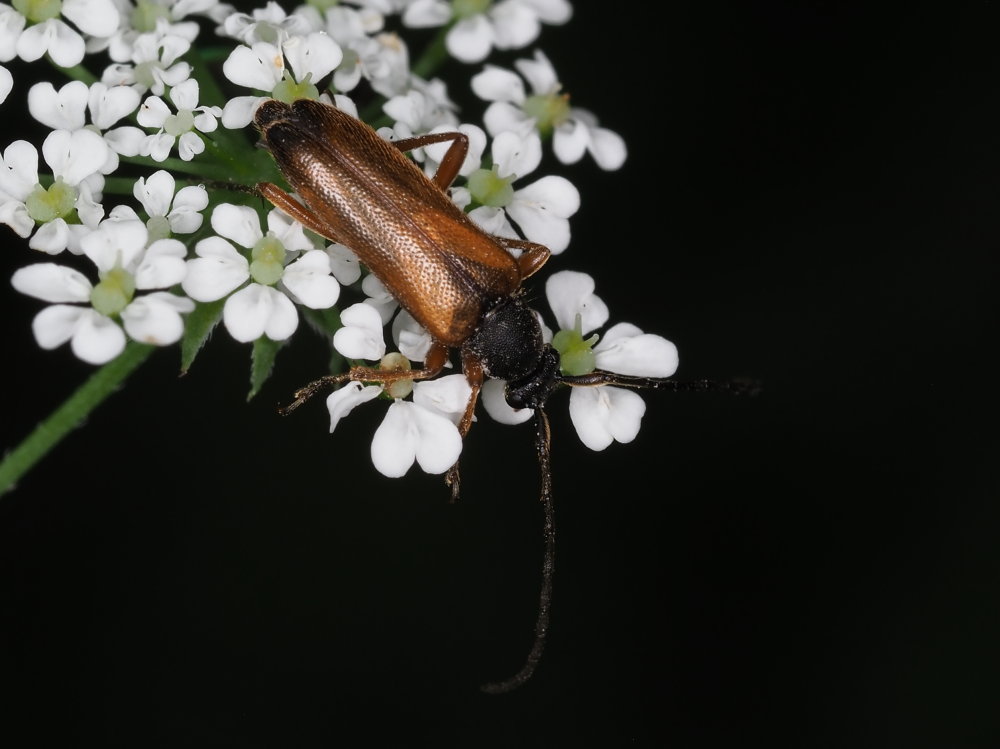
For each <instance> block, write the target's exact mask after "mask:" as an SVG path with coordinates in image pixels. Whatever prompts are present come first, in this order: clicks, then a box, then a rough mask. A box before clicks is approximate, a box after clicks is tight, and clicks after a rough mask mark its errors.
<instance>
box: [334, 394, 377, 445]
mask: <svg viewBox="0 0 1000 749" xmlns="http://www.w3.org/2000/svg"><path fill="white" fill-rule="evenodd" d="M381 392H382V388H381V387H379V386H378V385H362V384H361V383H360V382H348V383H347V384H346V385H344V386H343V387H341V388H338V389H337V390H334V391H333V392H332V393H330V395H328V396H327V398H326V409H327V411H329V412H330V433H331V434H332V433H333V430H334V429H336V428H337V424H339V423H340V420H341V419H342V418H344V417H345V416H347V414H349V413H350V412H351V411H353V410H354V408H355V407H356V406H359V405H361V404H362V403H367V402H368V401H370V400H372V399H373V398H378V395H379V393H381Z"/></svg>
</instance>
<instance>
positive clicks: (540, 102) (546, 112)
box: [524, 93, 569, 136]
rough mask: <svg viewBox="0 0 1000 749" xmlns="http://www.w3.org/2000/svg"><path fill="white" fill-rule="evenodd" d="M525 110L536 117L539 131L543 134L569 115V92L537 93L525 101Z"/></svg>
mask: <svg viewBox="0 0 1000 749" xmlns="http://www.w3.org/2000/svg"><path fill="white" fill-rule="evenodd" d="M524 112H525V114H527V115H529V116H530V117H534V118H535V122H536V126H537V127H538V132H539V133H541V134H542V136H547V135H551V134H552V131H553V130H554V129H555V128H556V127H558V126H559V125H561V124H562V123H564V122H565V121H566V119H567V118H568V117H569V94H559V93H552V94H535V95H534V96H529V97H528V98H527V100H525V102H524Z"/></svg>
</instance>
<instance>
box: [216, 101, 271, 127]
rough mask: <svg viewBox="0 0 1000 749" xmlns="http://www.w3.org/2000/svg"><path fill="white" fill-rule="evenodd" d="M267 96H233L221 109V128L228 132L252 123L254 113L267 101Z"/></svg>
mask: <svg viewBox="0 0 1000 749" xmlns="http://www.w3.org/2000/svg"><path fill="white" fill-rule="evenodd" d="M269 98H270V97H267V96H234V97H233V98H232V99H230V100H229V101H227V102H226V106H224V107H223V108H222V126H223V127H226V128H229V129H230V130H239V129H240V128H244V127H246V126H247V125H249V124H250V123H251V122H253V115H254V112H256V111H257V107H259V106H260V104H261V102H264V101H267V100H268V99H269Z"/></svg>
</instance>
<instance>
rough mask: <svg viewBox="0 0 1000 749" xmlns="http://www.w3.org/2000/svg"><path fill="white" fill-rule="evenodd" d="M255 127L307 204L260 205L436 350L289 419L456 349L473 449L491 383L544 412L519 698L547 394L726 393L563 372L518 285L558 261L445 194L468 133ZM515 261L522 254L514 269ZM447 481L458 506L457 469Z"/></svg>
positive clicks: (278, 196)
mask: <svg viewBox="0 0 1000 749" xmlns="http://www.w3.org/2000/svg"><path fill="white" fill-rule="evenodd" d="M254 122H255V124H256V126H257V128H258V129H259V130H260V133H261V137H262V139H263V144H262V145H264V146H266V147H267V148H268V149H269V150H270V152H271V154H272V155H273V157H274V159H275V162H276V163H277V165H278V168H279V170H280V171H281V173H282V174H283V175H284V177H285V179H286V180H287V181H288V183H289V185H291V187H292V189H293V190H294V191H295V192H297V193H298V195H299V196H301V198H302V200H303V201H304V203H305V205H303V204H302V203H301V202H299V201H298V200H297V199H296V198H294V197H292V196H291V195H290V194H288V193H287V192H285V191H284V190H282V189H281V188H280V187H278V186H277V185H274V184H271V183H267V182H265V183H261V184H259V185H258V186H257V190H258V192H259V194H260V195H261V196H263V197H264V198H266V199H267V200H269V201H270V202H271V203H273V204H274V205H276V206H277V207H279V208H281V209H282V210H283V211H285V213H287V214H288V215H289V216H291V217H292V218H294V219H296V220H297V221H299V222H300V223H301V224H302V225H303V226H305V227H306V228H308V229H311V230H312V231H314V232H315V233H316V234H319V235H320V236H323V237H326V238H327V239H329V240H331V241H334V242H339V243H341V244H343V245H346V246H347V247H349V248H350V249H351V250H353V251H354V253H355V254H356V255H357V256H358V258H359V259H360V261H361V262H362V263H363V264H364V265H365V266H367V267H368V268H369V270H370V271H371V272H372V273H373V274H375V276H376V277H377V278H378V279H379V280H380V281H381V282H382V283H383V284H384V285H385V286H386V288H387V289H388V290H389V291H390V292H391V293H392V294H393V296H394V297H395V298H396V299H397V300H398V301H399V303H400V305H401V306H402V307H403V308H405V309H406V310H407V311H408V312H409V313H410V314H411V315H413V317H414V318H415V319H416V320H417V322H419V323H420V324H421V325H423V327H424V328H425V329H426V330H427V331H428V332H429V333H430V335H431V338H432V344H431V347H430V349H429V351H428V353H427V355H426V358H425V360H424V364H423V367H422V368H420V369H416V370H390V371H385V370H379V369H375V368H372V367H360V366H356V367H352V368H351V369H350V370H349V371H348V372H345V373H343V374H339V375H329V376H326V377H322V378H320V379H318V380H316V381H314V382H312V383H310V384H308V385H306V386H305V387H304V388H302V389H300V390H299V391H298V392H297V393H296V394H295V396H296V397H295V400H294V401H293V402H292V403H291V404H290V405H289V406H287V407H286V408H285V409H283V410H284V411H285V412H286V413H287V412H288V411H290V410H292V409H294V408H296V407H298V406H299V405H301V404H302V403H303V402H304V401H306V400H307V399H308V398H309V397H310V396H312V395H314V394H315V393H316V392H318V391H319V390H321V389H325V388H329V387H332V386H334V385H338V384H341V383H344V382H347V381H349V380H355V381H362V382H377V383H380V384H382V385H386V384H391V383H392V382H395V381H398V380H402V379H413V380H416V379H426V378H430V377H434V376H436V375H437V374H439V373H440V372H441V371H442V369H444V367H445V365H446V363H447V361H448V355H449V351H450V350H451V349H458V350H459V352H460V356H461V361H462V371H463V372H464V374H465V376H466V378H467V380H468V382H469V385H470V387H471V389H472V394H471V397H470V398H469V401H468V403H467V405H466V408H465V412H464V414H463V416H462V418H461V421H460V422H459V425H458V428H459V433H460V434H461V436H462V437H463V439H464V437H465V435H466V434H467V433H468V431H469V427H470V426H471V425H472V419H473V412H474V410H475V406H476V401H477V399H478V396H479V391H480V388H481V387H482V384H483V380H484V378H485V377H493V378H498V379H501V380H505V381H506V390H505V395H506V400H507V403H508V404H509V405H510V406H512V407H513V408H517V409H520V408H530V409H533V411H534V418H535V447H536V452H537V453H538V463H539V468H540V471H541V476H542V478H541V497H540V499H541V502H542V505H543V510H544V516H545V522H544V537H545V561H544V564H543V568H542V588H541V595H540V602H539V610H538V617H537V620H536V624H535V640H534V644H533V645H532V648H531V651H530V652H529V654H528V656H527V659H526V661H525V664H524V666H523V667H522V668H521V670H520V671H519V672H518V673H516V674H515V675H514V676H512V677H510V678H509V679H506V680H504V681H501V682H497V683H490V684H486V685H484V686H483V687H482V689H483V690H484V691H486V692H491V693H499V692H506V691H509V690H511V689H514V688H515V687H518V686H520V685H521V684H523V683H524V682H525V681H527V680H528V679H529V678H530V677H531V675H532V673H533V672H534V670H535V666H536V664H537V663H538V660H539V658H540V657H541V654H542V649H543V647H544V643H545V635H546V631H547V629H548V624H549V608H550V603H551V598H552V573H553V567H554V543H555V525H554V520H553V500H552V482H551V470H550V465H549V439H550V437H549V421H548V417H547V416H546V414H545V410H544V406H545V402H546V400H547V399H548V397H549V395H550V394H551V393H552V391H553V390H554V389H555V388H556V387H558V386H559V385H570V386H573V387H595V386H599V385H607V384H613V385H620V386H625V387H632V388H653V389H671V390H681V389H695V390H704V389H710V388H715V387H717V384H716V383H713V382H709V381H695V382H690V383H678V382H676V381H674V380H671V379H666V378H662V379H661V378H646V377H630V376H623V375H618V374H614V373H612V372H606V371H602V370H596V371H594V372H591V373H589V374H584V375H573V376H570V375H564V374H561V372H560V368H559V364H560V363H559V354H558V352H557V351H556V350H555V349H554V348H553V347H552V346H551V345H550V344H547V343H545V342H544V341H543V339H542V331H541V328H540V326H539V323H538V319H537V317H536V315H535V313H534V311H533V310H532V309H531V308H529V307H528V306H527V305H526V304H525V302H524V296H523V291H522V287H521V285H522V283H523V282H524V280H525V279H526V278H528V277H529V276H531V275H532V274H534V273H535V272H536V271H537V270H538V269H539V268H541V267H542V265H543V264H544V263H545V261H546V260H548V259H549V255H550V252H549V250H548V248H546V247H544V246H542V245H540V244H536V243H534V242H529V241H526V240H522V239H510V238H507V237H500V236H494V235H492V234H487V233H486V232H484V231H483V230H482V229H480V228H479V227H478V226H477V225H476V224H475V223H474V222H473V221H472V220H471V219H469V217H468V216H466V214H465V213H464V212H463V211H462V209H461V208H459V207H458V206H457V205H455V204H454V203H453V202H452V201H451V198H450V197H449V196H448V193H447V189H448V187H449V185H450V184H451V182H452V180H454V178H455V177H456V176H457V174H458V171H459V168H460V167H461V165H462V162H463V161H464V160H465V156H466V152H467V151H468V145H469V143H468V139H467V137H466V136H465V135H464V134H462V133H459V132H451V133H438V134H433V135H423V136H418V137H414V138H405V139H402V140H398V141H395V142H389V141H386V140H383V139H382V138H381V137H379V135H378V134H377V133H376V132H375V131H374V130H373V129H372V128H371V127H369V126H368V125H367V124H365V123H363V122H361V121H360V120H358V119H356V118H355V117H353V116H351V115H350V114H347V113H346V112H343V111H341V110H339V109H337V108H336V107H334V106H331V105H328V104H324V103H322V102H319V101H315V100H311V99H298V100H296V101H294V102H293V103H292V104H286V103H283V102H280V101H277V100H274V99H270V100H267V101H265V102H263V103H262V104H261V105H260V106H259V107H258V109H257V112H256V114H255V116H254ZM447 141H450V142H451V145H450V146H449V148H448V150H447V153H446V155H445V157H444V159H443V160H442V161H441V164H440V166H439V167H438V170H437V173H436V174H435V175H434V177H428V176H427V175H425V174H424V172H423V171H422V170H421V168H420V167H419V166H418V165H417V164H416V163H415V162H414V161H413V160H411V159H410V158H409V157H408V156H406V154H405V152H406V151H409V150H412V149H414V148H420V147H422V146H427V145H430V144H432V143H441V142H447ZM512 250H514V251H520V254H519V255H518V256H517V257H515V255H514V253H512V252H511V251H512ZM723 387H724V388H726V389H734V390H735V389H739V386H738V384H737V383H729V384H725V383H723ZM445 481H446V483H447V485H448V486H450V487H451V492H452V498H453V499H457V497H458V494H459V471H458V463H457V462H456V464H455V465H454V466H452V467H451V469H450V470H449V471H448V472H447V474H446V476H445Z"/></svg>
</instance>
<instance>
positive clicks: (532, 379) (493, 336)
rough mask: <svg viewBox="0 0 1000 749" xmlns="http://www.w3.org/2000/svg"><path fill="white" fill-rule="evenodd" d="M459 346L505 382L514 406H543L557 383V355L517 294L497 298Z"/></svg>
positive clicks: (489, 372)
mask: <svg viewBox="0 0 1000 749" xmlns="http://www.w3.org/2000/svg"><path fill="white" fill-rule="evenodd" d="M462 348H463V351H464V352H466V353H468V354H472V355H473V356H474V357H475V358H476V359H477V360H478V361H479V362H480V364H481V365H482V367H483V371H484V372H485V373H486V374H487V375H489V376H490V377H494V378H497V379H500V380H506V381H507V394H506V398H507V403H508V404H509V405H510V406H511V407H513V408H535V407H536V406H540V405H542V404H543V403H544V402H545V400H546V399H547V398H548V397H549V394H550V393H551V392H552V389H553V388H554V387H555V385H556V378H557V376H558V374H559V354H558V352H556V350H555V349H554V348H552V346H550V345H549V344H547V343H545V341H544V340H543V339H542V328H541V326H540V325H539V323H538V318H537V317H536V315H535V313H534V311H533V310H531V309H530V308H529V307H527V306H526V305H525V304H524V302H523V301H522V300H521V299H520V298H519V297H507V298H502V299H500V300H499V301H498V302H497V303H496V305H495V306H493V307H492V308H490V310H489V311H488V312H487V313H486V314H485V315H484V316H483V319H482V321H481V322H480V324H479V327H478V328H476V331H475V332H474V333H473V334H472V336H470V337H469V339H468V340H467V341H466V342H465V344H464V345H463V347H462Z"/></svg>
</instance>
